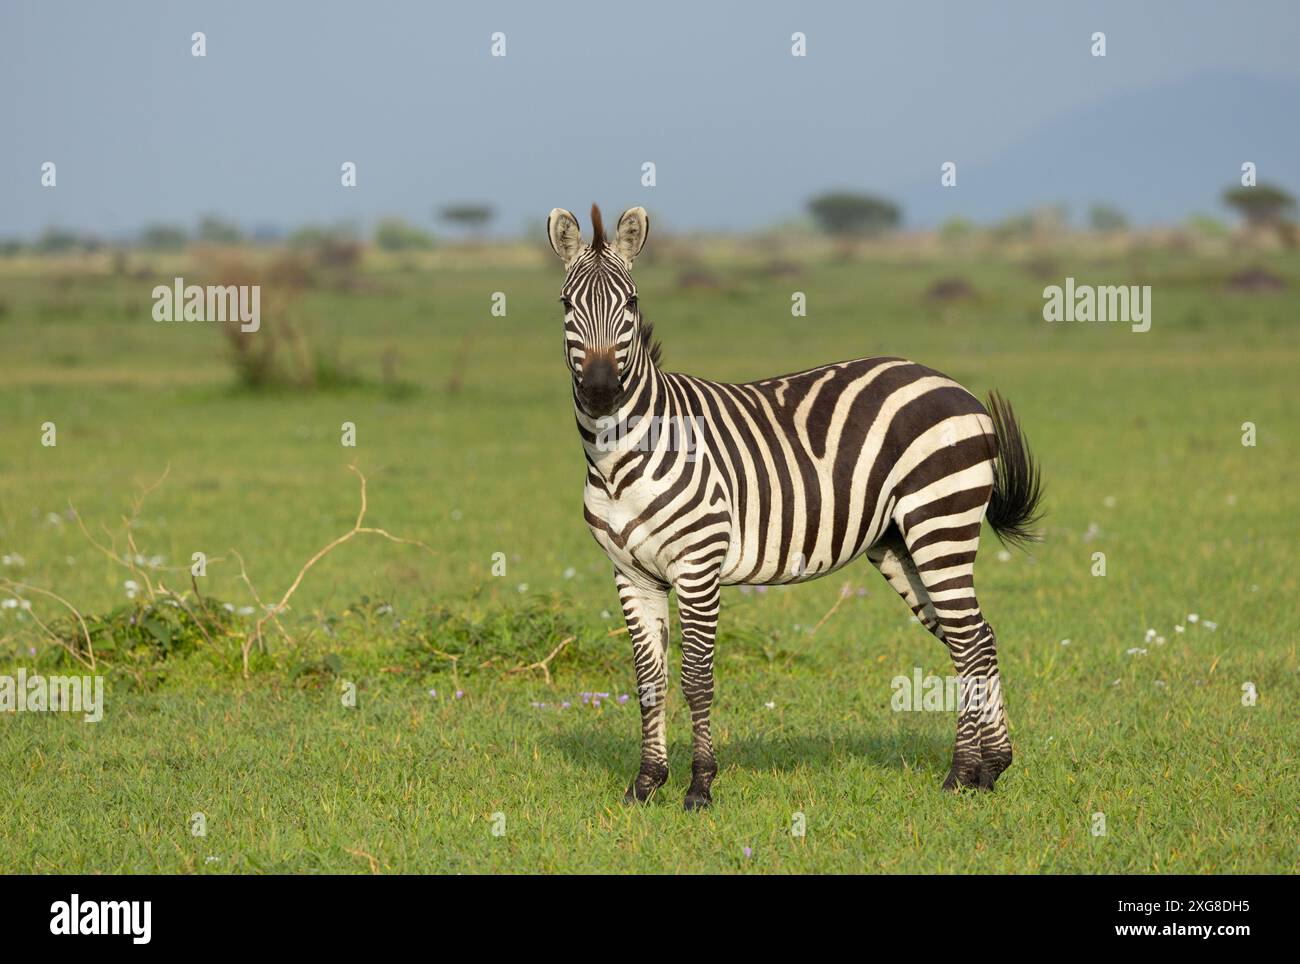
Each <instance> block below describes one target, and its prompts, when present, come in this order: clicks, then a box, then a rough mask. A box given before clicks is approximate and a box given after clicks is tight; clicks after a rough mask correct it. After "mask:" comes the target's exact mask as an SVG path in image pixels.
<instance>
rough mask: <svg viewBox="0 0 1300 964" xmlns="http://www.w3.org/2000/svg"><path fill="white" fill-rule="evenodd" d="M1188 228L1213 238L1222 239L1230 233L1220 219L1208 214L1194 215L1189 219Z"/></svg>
mask: <svg viewBox="0 0 1300 964" xmlns="http://www.w3.org/2000/svg"><path fill="white" fill-rule="evenodd" d="M1187 226H1188V227H1189V228H1191V229H1192V230H1193V231H1197V232H1199V233H1201V234H1204V235H1206V236H1208V237H1212V238H1221V237H1223V236H1224V235H1226V234H1227V233H1228V229H1227V227H1226V226H1225V225H1224V223H1223V222H1222V221H1220V220H1219V219H1218V218H1214V217H1210V215H1208V214H1199V213H1198V214H1193V215H1191V216H1190V217H1189V218H1188V219H1187Z"/></svg>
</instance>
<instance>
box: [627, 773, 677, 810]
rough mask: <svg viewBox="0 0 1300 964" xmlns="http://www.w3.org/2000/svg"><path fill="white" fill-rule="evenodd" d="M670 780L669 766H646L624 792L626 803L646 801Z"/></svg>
mask: <svg viewBox="0 0 1300 964" xmlns="http://www.w3.org/2000/svg"><path fill="white" fill-rule="evenodd" d="M667 780H668V767H666V766H662V765H661V766H659V767H645V766H643V767H642V768H641V772H640V773H638V774H637V775H636V777H635V778H634V779H633V780H632V783H631V784H630V785H629V786H628V788H627V792H626V793H624V794H623V802H624V803H645V802H646V801H647V800H649V799H650V798H651V797H652V796H654V793H655V791H656V790H658V789H659V788H660V787H662V786H663V785H664V783H666V782H667Z"/></svg>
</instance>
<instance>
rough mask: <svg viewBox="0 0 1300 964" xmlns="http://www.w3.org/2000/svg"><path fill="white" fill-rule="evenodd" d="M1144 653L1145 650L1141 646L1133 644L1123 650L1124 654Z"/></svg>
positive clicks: (1136, 654) (1135, 654)
mask: <svg viewBox="0 0 1300 964" xmlns="http://www.w3.org/2000/svg"><path fill="white" fill-rule="evenodd" d="M1146 654H1147V651H1146V650H1145V649H1144V648H1142V647H1141V646H1134V647H1132V648H1131V649H1126V650H1125V651H1124V655H1125V656H1145V655H1146Z"/></svg>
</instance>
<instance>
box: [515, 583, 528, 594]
mask: <svg viewBox="0 0 1300 964" xmlns="http://www.w3.org/2000/svg"><path fill="white" fill-rule="evenodd" d="M515 588H516V589H518V590H519V591H520V592H528V583H526V582H521V583H520V584H519V585H518V586H516V587H515Z"/></svg>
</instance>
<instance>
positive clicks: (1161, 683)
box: [1156, 679, 1165, 689]
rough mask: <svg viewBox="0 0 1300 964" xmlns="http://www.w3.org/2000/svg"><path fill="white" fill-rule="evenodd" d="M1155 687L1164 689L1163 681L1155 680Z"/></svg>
mask: <svg viewBox="0 0 1300 964" xmlns="http://www.w3.org/2000/svg"><path fill="white" fill-rule="evenodd" d="M1156 686H1157V687H1159V688H1160V689H1164V688H1165V681H1164V680H1162V679H1158V680H1156Z"/></svg>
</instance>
